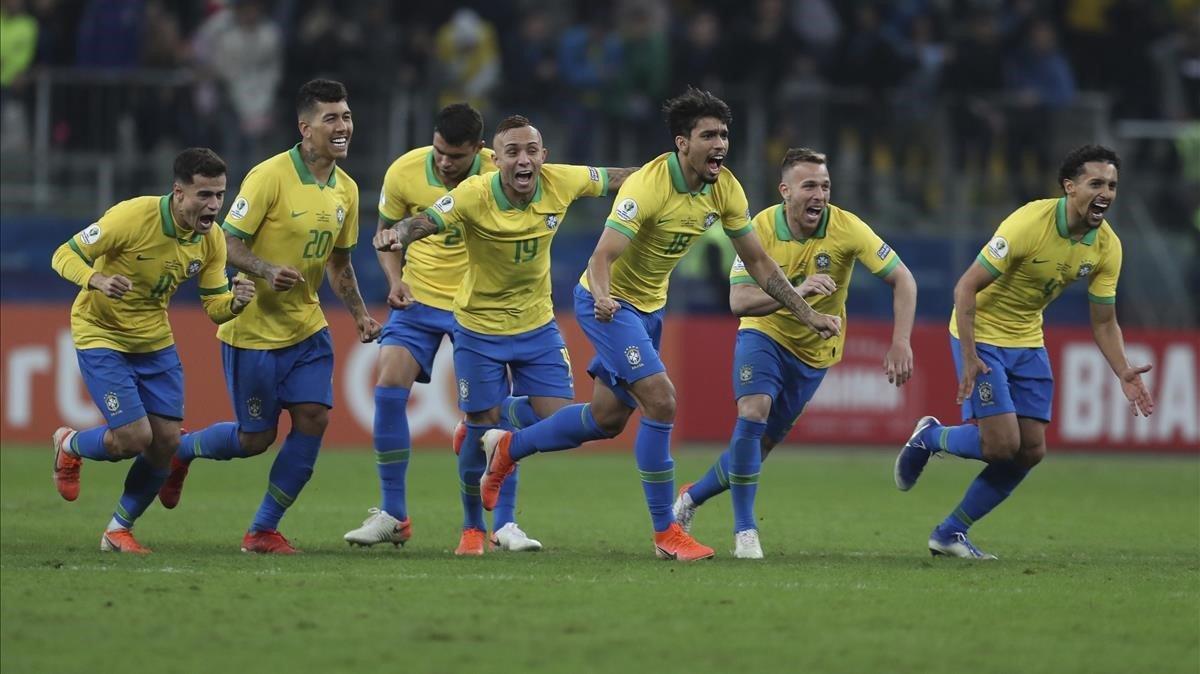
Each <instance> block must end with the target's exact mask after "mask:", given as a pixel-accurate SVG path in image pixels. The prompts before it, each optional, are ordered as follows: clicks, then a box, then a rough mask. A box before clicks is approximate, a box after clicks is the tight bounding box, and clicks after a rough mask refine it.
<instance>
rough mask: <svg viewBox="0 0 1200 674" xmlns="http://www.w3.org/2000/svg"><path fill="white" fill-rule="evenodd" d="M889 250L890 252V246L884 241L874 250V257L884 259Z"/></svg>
mask: <svg viewBox="0 0 1200 674" xmlns="http://www.w3.org/2000/svg"><path fill="white" fill-rule="evenodd" d="M890 252H892V247H891V246H889V245H887V244H886V243H885V244H883V245H882V246H880V247H879V250H877V251H875V257H877V258H879V259H880V260H886V259H887V256H888V253H890Z"/></svg>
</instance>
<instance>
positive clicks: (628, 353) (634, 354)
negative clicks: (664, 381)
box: [625, 346, 642, 368]
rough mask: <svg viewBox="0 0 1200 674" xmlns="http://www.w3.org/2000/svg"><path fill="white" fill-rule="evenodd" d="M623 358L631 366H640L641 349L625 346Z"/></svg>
mask: <svg viewBox="0 0 1200 674" xmlns="http://www.w3.org/2000/svg"><path fill="white" fill-rule="evenodd" d="M625 360H626V361H628V362H629V364H630V365H632V366H633V367H635V368H636V367H641V366H642V351H641V349H638V348H637V347H636V346H628V347H625Z"/></svg>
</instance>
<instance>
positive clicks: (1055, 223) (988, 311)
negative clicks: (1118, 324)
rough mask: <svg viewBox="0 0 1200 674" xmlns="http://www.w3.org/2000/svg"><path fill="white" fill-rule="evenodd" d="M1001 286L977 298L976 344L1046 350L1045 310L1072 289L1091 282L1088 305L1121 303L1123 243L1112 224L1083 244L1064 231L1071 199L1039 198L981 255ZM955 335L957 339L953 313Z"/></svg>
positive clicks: (1105, 224) (1094, 231) (1017, 214)
mask: <svg viewBox="0 0 1200 674" xmlns="http://www.w3.org/2000/svg"><path fill="white" fill-rule="evenodd" d="M975 259H977V260H978V261H979V263H980V264H981V265H983V266H984V267H985V268H986V269H987V270H988V271H989V272H991V273H992V276H995V277H996V280H995V281H993V282H992V284H991V285H989V286H988V287H986V288H984V289H983V290H982V291H981V292H980V293H979V294H978V295H976V297H975V302H976V308H975V341H977V342H981V343H984V344H992V345H994V346H1006V347H1038V346H1042V310H1043V309H1045V308H1046V305H1047V304H1050V302H1052V301H1053V300H1054V298H1055V297H1058V295H1059V294H1060V293H1061V292H1062V290H1063V288H1065V287H1066V286H1067V285H1068V284H1070V283H1074V282H1075V281H1077V280H1079V279H1082V278H1086V279H1087V280H1088V299H1090V300H1091V301H1092V302H1096V303H1098V304H1112V303H1114V302H1116V301H1117V277H1118V276H1119V275H1120V273H1121V241H1120V240H1119V239H1118V238H1117V235H1116V233H1115V232H1113V229H1112V227H1111V226H1109V224H1108V221H1107V220H1106V221H1104V222H1101V223H1100V226H1099V227H1098V228H1096V229H1092V230H1089V231H1088V232H1087V234H1085V235H1084V237H1083V238H1082V239H1081V240H1080V241H1078V242H1075V241H1072V240H1071V239H1070V237H1069V235H1068V232H1067V200H1066V198H1065V197H1063V198H1059V199H1040V200H1038V201H1031V202H1029V203H1028V204H1025V205H1024V206H1022V207H1021V208H1018V209H1017V210H1016V211H1014V212H1013V214H1012V215H1010V216H1008V218H1007V219H1005V221H1004V222H1002V223H1000V228H999V229H997V230H996V234H995V236H993V237H992V240H991V241H989V242H988V243H987V245H985V246H984V247H983V250H982V251H980V253H979V255H978V257H976V258H975ZM950 334H952V335H954V336H955V337H957V336H958V323H957V317H956V315H955V314H954V313H951V315H950Z"/></svg>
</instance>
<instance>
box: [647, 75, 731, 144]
mask: <svg viewBox="0 0 1200 674" xmlns="http://www.w3.org/2000/svg"><path fill="white" fill-rule="evenodd" d="M662 111H663V117H665V118H666V120H667V128H668V129H669V130H670V131H671V137H672V138H674V137H676V136H690V135H692V129H694V128H696V122H698V121H700V120H701V119H703V118H705V117H715V118H717V119H719V120H721V122H722V123H724V124H726V125H728V124H729V123H730V122H731V121H733V113H731V112H730V111H729V106H728V105H726V104H725V101H722V100H721V99H719V98H717V97H716V96H713V95H712V94H711V93H710V92H707V91H704V90H702V89H697V88H696V87H691V86H689V87H688V88H687V91H685V92H683V93H682V94H680V95H678V96H676V97H675V98H672V99H671V100H669V101H667V102H666V103H665V104H663V107H662Z"/></svg>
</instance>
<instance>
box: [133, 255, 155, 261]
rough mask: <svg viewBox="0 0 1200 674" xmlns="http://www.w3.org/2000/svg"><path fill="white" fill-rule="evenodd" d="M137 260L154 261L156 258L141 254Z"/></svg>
mask: <svg viewBox="0 0 1200 674" xmlns="http://www.w3.org/2000/svg"><path fill="white" fill-rule="evenodd" d="M137 259H139V260H153V259H154V258H152V257H150V256H148V255H141V254H139V255H138V256H137Z"/></svg>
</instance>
